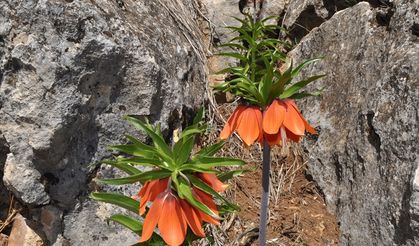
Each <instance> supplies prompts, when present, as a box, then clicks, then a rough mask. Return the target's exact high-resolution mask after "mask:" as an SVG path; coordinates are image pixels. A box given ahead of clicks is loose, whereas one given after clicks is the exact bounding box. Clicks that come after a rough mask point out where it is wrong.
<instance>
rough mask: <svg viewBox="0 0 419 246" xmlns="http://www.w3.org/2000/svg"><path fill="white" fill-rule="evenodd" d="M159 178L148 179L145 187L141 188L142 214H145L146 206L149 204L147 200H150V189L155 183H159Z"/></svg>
mask: <svg viewBox="0 0 419 246" xmlns="http://www.w3.org/2000/svg"><path fill="white" fill-rule="evenodd" d="M157 182H158V180H153V181H148V182H146V183H145V184H144V186H143V188H142V189H141V190H140V192H139V193H141V194H142V195H141V196H140V211H139V212H140V215H143V214H144V212H145V208H146V206H147V202H148V201H149V197H150V190H151V189H152V186H153V184H155V183H157Z"/></svg>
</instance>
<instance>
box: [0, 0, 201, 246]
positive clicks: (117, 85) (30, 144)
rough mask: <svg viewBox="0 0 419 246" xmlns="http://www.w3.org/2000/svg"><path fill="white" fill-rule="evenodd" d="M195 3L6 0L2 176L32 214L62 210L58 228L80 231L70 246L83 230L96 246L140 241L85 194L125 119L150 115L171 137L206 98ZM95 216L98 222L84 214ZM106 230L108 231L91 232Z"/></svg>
mask: <svg viewBox="0 0 419 246" xmlns="http://www.w3.org/2000/svg"><path fill="white" fill-rule="evenodd" d="M197 6H198V5H197V2H196V1H195V0H188V1H169V0H159V1H131V0H124V1H122V0H119V1H93V0H92V1H81V0H74V1H73V0H56V1H48V0H5V1H0V23H1V25H0V133H1V134H0V167H3V165H4V175H1V176H3V181H4V184H5V186H6V187H7V189H8V190H9V191H12V192H13V194H14V195H15V197H17V198H18V200H19V201H20V202H21V203H22V204H23V205H25V206H29V207H37V209H35V210H34V211H38V212H34V213H40V212H39V210H40V206H41V207H42V206H44V205H46V204H50V205H51V206H53V207H56V208H58V209H59V210H61V211H63V212H64V214H62V216H61V215H60V216H58V217H57V218H61V217H62V218H64V219H63V221H64V224H63V226H62V228H64V231H62V232H60V233H63V235H67V236H68V237H74V238H67V239H68V241H69V242H70V244H71V245H83V241H82V239H84V238H86V237H90V238H93V239H94V241H92V243H91V244H89V245H99V244H100V245H117V244H118V240H119V242H124V243H125V242H129V241H130V240H131V241H132V240H134V242H135V237H131V239H130V240H128V239H127V236H125V235H122V236H121V234H123V233H121V229H120V228H119V229H118V230H115V229H113V228H111V229H107V228H108V227H107V226H106V224H104V219H103V218H102V217H100V220H99V219H98V218H99V217H98V216H96V217H95V214H97V210H98V209H99V208H98V206H97V205H95V204H92V203H91V202H90V201H89V200H86V199H87V198H86V197H87V195H88V193H89V192H90V191H91V189H90V187H92V186H89V183H90V182H91V179H92V177H94V176H95V175H96V173H95V171H96V169H94V168H92V167H90V166H89V164H90V163H94V162H96V161H98V160H101V159H103V158H104V157H107V156H109V152H108V151H107V150H106V146H107V145H109V144H110V143H118V142H121V141H123V139H122V136H123V133H125V132H127V131H133V129H132V128H131V127H130V126H128V125H127V124H126V123H125V122H124V120H122V117H123V116H124V115H135V116H137V117H148V118H149V119H150V120H151V121H152V122H161V123H162V127H163V129H165V130H166V132H170V131H171V130H173V128H174V127H178V126H180V124H181V123H182V121H187V120H188V117H190V114H191V111H192V110H193V109H194V108H196V107H198V106H199V105H200V104H202V102H203V98H204V97H203V96H199V95H204V90H205V81H206V75H205V74H206V65H205V64H206V58H205V52H204V50H203V48H202V44H201V42H202V40H201V38H202V37H201V32H200V30H199V29H198V26H199V25H197V23H196V20H197V19H198V17H197V16H198V9H197ZM185 115H186V116H185ZM184 116H185V117H184ZM3 139H4V141H3ZM3 142H4V143H3ZM3 152H6V153H3ZM6 156H7V157H6ZM1 187H2V186H1V185H0V188H1ZM1 194H2V192H0V196H1ZM0 205H1V204H0ZM100 206H101V205H100ZM101 209H103V206H102V208H101ZM41 210H42V209H41ZM54 211H55V210H54ZM110 211H112V209H111V210H110ZM57 214H60V212H57ZM86 214H88V215H89V216H90V217H92V218H90V217H89V218H90V219H80V216H81V215H86ZM101 214H108V213H103V211H101ZM33 216H34V217H39V216H38V215H36V214H34V215H33ZM93 217H94V218H96V219H93ZM54 223H55V222H54ZM66 223H70V224H66ZM100 224H103V225H100ZM66 228H69V229H68V230H71V231H69V232H68V233H67V232H66V231H65V230H66ZM91 228H97V230H91ZM99 228H100V231H101V234H102V235H105V236H102V237H100V236H95V235H93V233H96V232H97V231H98V230H99ZM76 230H77V231H76ZM118 231H119V234H118ZM94 236H95V237H94ZM49 238H57V236H54V235H50V236H49ZM58 238H61V239H62V237H61V236H60V237H58ZM111 238H112V240H111ZM118 238H119V239H118ZM64 239H65V238H64ZM64 239H63V240H64ZM93 239H92V240H93ZM50 243H53V242H50ZM119 244H120V243H119Z"/></svg>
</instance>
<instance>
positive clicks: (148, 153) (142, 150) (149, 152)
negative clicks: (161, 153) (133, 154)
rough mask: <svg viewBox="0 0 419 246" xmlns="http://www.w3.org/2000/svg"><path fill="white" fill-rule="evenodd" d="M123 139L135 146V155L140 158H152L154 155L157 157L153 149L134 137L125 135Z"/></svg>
mask: <svg viewBox="0 0 419 246" xmlns="http://www.w3.org/2000/svg"><path fill="white" fill-rule="evenodd" d="M125 137H126V138H127V139H128V140H129V141H131V142H132V143H133V144H134V145H135V146H137V150H136V151H137V153H138V154H139V155H140V156H143V157H148V158H153V157H154V156H155V155H158V153H157V150H156V148H155V147H153V146H150V145H147V144H144V143H142V142H141V141H140V140H138V139H136V138H135V137H133V136H131V135H128V134H125Z"/></svg>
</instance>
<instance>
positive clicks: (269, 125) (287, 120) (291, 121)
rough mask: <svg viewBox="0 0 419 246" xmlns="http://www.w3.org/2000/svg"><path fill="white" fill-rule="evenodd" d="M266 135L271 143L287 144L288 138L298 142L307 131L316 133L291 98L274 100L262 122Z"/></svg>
mask: <svg viewBox="0 0 419 246" xmlns="http://www.w3.org/2000/svg"><path fill="white" fill-rule="evenodd" d="M262 127H263V132H264V137H265V139H266V140H267V141H268V143H269V145H271V146H272V145H275V144H279V143H280V142H281V141H282V144H285V143H286V141H287V139H289V140H291V141H294V142H298V141H299V140H300V138H301V137H302V136H304V133H305V132H306V131H307V132H309V133H311V134H316V133H317V132H316V130H315V129H314V128H313V127H312V126H310V124H308V122H307V121H306V119H304V117H303V115H302V114H301V113H300V110H299V109H298V107H297V105H296V104H295V102H294V101H293V100H291V99H286V100H280V99H276V100H274V101H273V102H272V103H271V105H269V106H268V107H267V108H266V110H265V112H264V114H263V122H262Z"/></svg>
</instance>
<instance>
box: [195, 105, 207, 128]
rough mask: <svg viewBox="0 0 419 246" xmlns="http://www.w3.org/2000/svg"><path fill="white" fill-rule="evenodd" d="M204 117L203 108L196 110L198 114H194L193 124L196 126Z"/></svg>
mask: <svg viewBox="0 0 419 246" xmlns="http://www.w3.org/2000/svg"><path fill="white" fill-rule="evenodd" d="M204 115H205V108H204V107H200V108H199V109H198V112H196V115H195V117H194V119H193V124H194V125H196V124H198V123H199V122H201V120H202V119H203V118H204Z"/></svg>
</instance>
